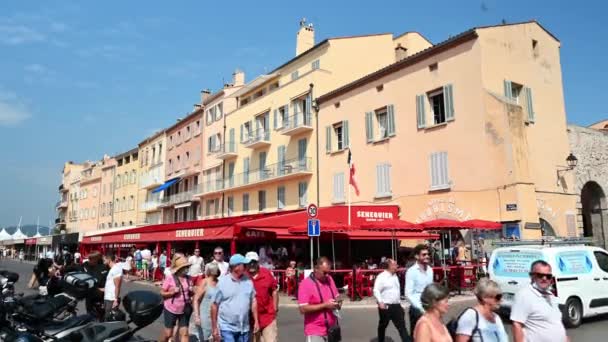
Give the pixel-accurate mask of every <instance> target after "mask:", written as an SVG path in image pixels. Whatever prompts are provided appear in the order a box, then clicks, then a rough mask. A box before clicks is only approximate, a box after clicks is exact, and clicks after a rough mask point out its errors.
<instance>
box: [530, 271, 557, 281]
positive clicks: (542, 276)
mask: <svg viewBox="0 0 608 342" xmlns="http://www.w3.org/2000/svg"><path fill="white" fill-rule="evenodd" d="M532 276H534V277H536V278H539V279H545V280H551V279H553V274H551V273H538V272H536V273H532Z"/></svg>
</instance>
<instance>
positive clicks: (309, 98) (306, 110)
mask: <svg viewBox="0 0 608 342" xmlns="http://www.w3.org/2000/svg"><path fill="white" fill-rule="evenodd" d="M311 107H312V95H311V94H310V93H308V95H306V107H305V108H304V117H309V116H310V108H311Z"/></svg>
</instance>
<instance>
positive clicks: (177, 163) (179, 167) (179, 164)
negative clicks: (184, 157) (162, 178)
mask: <svg viewBox="0 0 608 342" xmlns="http://www.w3.org/2000/svg"><path fill="white" fill-rule="evenodd" d="M181 168H182V163H181V157H180V156H177V162H176V163H175V170H179V169H181Z"/></svg>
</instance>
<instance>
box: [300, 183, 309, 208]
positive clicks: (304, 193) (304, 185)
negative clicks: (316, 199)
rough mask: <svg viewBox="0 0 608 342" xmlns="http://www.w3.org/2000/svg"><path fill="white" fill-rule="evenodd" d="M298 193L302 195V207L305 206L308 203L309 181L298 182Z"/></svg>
mask: <svg viewBox="0 0 608 342" xmlns="http://www.w3.org/2000/svg"><path fill="white" fill-rule="evenodd" d="M298 188H299V189H298V190H299V191H298V193H299V195H300V207H305V206H306V204H308V193H307V192H308V191H307V190H308V183H306V182H300V183H299V184H298Z"/></svg>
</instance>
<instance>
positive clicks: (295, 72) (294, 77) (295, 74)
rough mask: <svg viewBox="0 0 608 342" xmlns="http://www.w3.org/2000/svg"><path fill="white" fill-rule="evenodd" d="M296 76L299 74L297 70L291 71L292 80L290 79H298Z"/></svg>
mask: <svg viewBox="0 0 608 342" xmlns="http://www.w3.org/2000/svg"><path fill="white" fill-rule="evenodd" d="M298 77H300V74H299V73H298V71H297V70H296V71H294V72H292V73H291V80H292V81H295V80H297V79H298Z"/></svg>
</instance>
